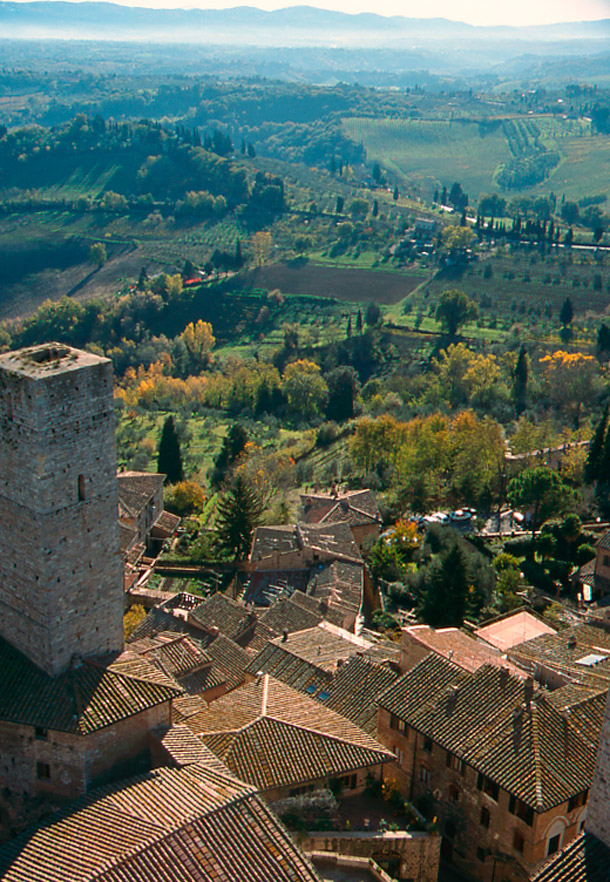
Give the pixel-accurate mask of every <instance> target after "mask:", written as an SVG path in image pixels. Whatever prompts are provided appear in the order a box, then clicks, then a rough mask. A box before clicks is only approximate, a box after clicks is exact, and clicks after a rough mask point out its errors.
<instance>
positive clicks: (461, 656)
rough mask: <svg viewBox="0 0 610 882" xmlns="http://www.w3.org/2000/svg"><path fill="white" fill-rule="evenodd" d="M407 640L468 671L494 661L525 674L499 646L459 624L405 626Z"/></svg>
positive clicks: (404, 639) (403, 631) (403, 630)
mask: <svg viewBox="0 0 610 882" xmlns="http://www.w3.org/2000/svg"><path fill="white" fill-rule="evenodd" d="M402 634H403V642H404V644H405V645H408V640H409V639H411V640H413V641H415V642H417V643H419V644H420V645H421V646H423V647H425V648H426V649H429V650H430V651H431V652H435V653H437V654H438V655H441V656H443V657H444V658H447V659H451V661H453V662H454V663H455V664H457V665H459V666H460V667H461V668H464V670H465V671H476V670H477V668H479V667H481V665H485V664H492V665H500V666H502V667H506V668H510V669H511V670H512V672H513V673H514V674H516V675H517V676H522V672H521V671H519V669H518V668H517V667H515V665H513V664H511V663H510V662H509V661H507V660H506V658H504V657H503V656H502V655H501V654H500V653H499V652H498V651H497V650H496V649H494V648H493V647H491V646H486V645H485V644H484V643H480V642H479V641H478V640H475V639H474V638H473V637H470V636H469V635H468V634H465V633H464V632H463V631H460V630H459V628H431V627H430V626H429V625H410V626H409V627H407V628H403V629H402Z"/></svg>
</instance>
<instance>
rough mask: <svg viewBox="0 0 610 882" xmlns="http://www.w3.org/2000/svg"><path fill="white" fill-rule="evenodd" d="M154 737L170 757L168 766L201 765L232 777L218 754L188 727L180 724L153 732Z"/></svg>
mask: <svg viewBox="0 0 610 882" xmlns="http://www.w3.org/2000/svg"><path fill="white" fill-rule="evenodd" d="M152 735H153V737H154V738H156V739H157V740H158V743H159V746H160V747H161V748H162V749H163V751H164V752H165V754H166V755H167V757H168V760H169V762H168V765H174V766H178V767H181V766H190V765H192V764H193V763H201V764H202V765H204V766H205V767H206V768H207V769H211V770H212V771H214V772H218V773H219V774H221V775H230V772H229V770H228V769H227V767H226V766H225V764H224V763H222V762H221V761H220V760H219V759H218V757H217V756H216V754H214V753H212V751H211V750H210V748H209V747H206V746H205V744H204V743H203V741H202V740H201V738H198V737H197V735H194V734H193V732H191V730H190V729H189V727H188V726H185V725H184V724H182V723H178V724H176V725H174V726H169V727H165V728H163V729H156V730H153V732H152Z"/></svg>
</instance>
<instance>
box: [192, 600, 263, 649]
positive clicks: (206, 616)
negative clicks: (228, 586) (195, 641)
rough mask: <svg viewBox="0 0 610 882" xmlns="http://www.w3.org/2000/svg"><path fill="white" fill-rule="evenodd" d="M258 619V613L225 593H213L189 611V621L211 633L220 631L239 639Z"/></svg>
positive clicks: (233, 638) (226, 635)
mask: <svg viewBox="0 0 610 882" xmlns="http://www.w3.org/2000/svg"><path fill="white" fill-rule="evenodd" d="M255 621H256V613H253V612H251V611H249V610H248V609H246V607H245V606H244V605H243V604H242V603H239V602H238V601H237V600H232V599H231V598H230V597H227V596H226V595H225V594H220V593H218V594H212V596H211V597H208V598H207V599H206V600H204V601H203V603H200V604H199V606H197V607H195V609H194V610H192V611H191V612H189V613H188V616H187V622H188V623H189V624H190V625H193V626H194V627H197V628H201V629H202V630H203V631H206V632H207V633H209V634H215V633H217V632H220V633H221V634H224V635H225V637H229V638H230V639H231V640H237V639H238V638H239V637H240V636H241V635H242V634H244V632H246V631H247V630H248V628H250V627H252V625H253V624H254V622H255Z"/></svg>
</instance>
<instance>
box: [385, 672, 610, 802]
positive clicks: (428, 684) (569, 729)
mask: <svg viewBox="0 0 610 882" xmlns="http://www.w3.org/2000/svg"><path fill="white" fill-rule="evenodd" d="M441 661H442V660H440V659H437V662H436V664H434V665H433V663H432V662H431V660H430V657H428V658H426V659H424V660H423V661H422V662H420V663H419V664H418V665H416V666H415V667H414V668H413V669H412V670H411V671H410V672H409V673H407V674H405V675H404V676H403V677H401V679H400V680H399V681H398V682H397V683H396V684H395V685H394V686H393V687H390V689H389V690H388V691H387V692H386V693H384V695H383V696H381V698H380V699H379V704H380V706H381V707H384V708H385V709H386V710H390V711H391V712H392V713H394V714H396V715H397V716H398V717H400V718H401V719H403V720H405V721H406V722H408V723H409V725H411V726H413V728H415V729H416V730H417V731H419V732H421V733H422V734H424V735H426V736H428V737H429V738H432V740H433V741H434V742H435V743H436V744H438V745H439V746H440V747H442V748H444V749H446V750H449V751H451V752H452V753H454V754H456V755H457V756H459V757H461V758H462V759H463V760H464V761H465V762H466V763H467V764H468V765H470V766H472V767H473V768H475V769H476V770H477V771H479V772H481V773H482V774H483V775H486V776H487V777H488V778H491V779H492V780H493V781H495V782H496V783H497V784H499V785H500V787H502V788H504V789H505V790H507V791H508V792H509V793H511V794H514V795H515V796H517V797H518V798H519V799H521V800H523V802H525V803H526V804H527V805H529V806H531V807H532V808H534V809H535V810H537V811H547V810H548V809H549V808H552V807H553V806H555V805H559V804H560V803H562V802H564V801H565V800H567V799H569V797H570V796H572V795H574V794H575V793H579V792H580V791H582V790H583V789H584V788H585V787H588V786H589V785H590V783H591V781H592V778H593V771H594V764H595V753H596V744H597V742H598V740H599V731H600V730H599V722H598V721H599V718H600V716H601V715H599V714H597V713H592V714H589V715H588V716H587V714H584V713H583V714H580V715H579V716H578V718H577V719H576V720H575V722H574V723H573V722H572V721H571V714H570V713H567V712H564V713H561V712H560V711H559V710H557V708H556V707H555V706H554V705H553V704H552V702H551V701H550V700H549V699H548V697H547V696H546V695H545V694H544V693H543V692H542V691H540V692H538V693H537V694H535V695H534V694H533V685H531V684H530V683H528V682H524V681H523V680H522V679H520V678H517V677H514V676H513V675H512V674H510V673H509V672H508V671H507V670H506V669H502V668H497V667H494V666H491V665H484V666H483V667H481V668H479V669H478V670H477V671H476V672H475V673H473V674H466V673H465V672H463V671H459V670H457V669H454V670H453V671H452V670H450V667H448V666H450V665H451V663H449V662H446V661H445V662H443V665H444V666H445V668H444V669H443V668H442V666H440V665H439V664H438V663H439V662H441ZM443 679H445V680H446V684H447V685H446V688H440V689H439V686H440V685H441V684H442V681H443ZM422 684H423V690H422V688H421V685H422ZM598 700H599V699H598Z"/></svg>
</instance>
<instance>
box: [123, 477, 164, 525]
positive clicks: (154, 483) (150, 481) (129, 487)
mask: <svg viewBox="0 0 610 882" xmlns="http://www.w3.org/2000/svg"><path fill="white" fill-rule="evenodd" d="M164 481H165V475H158V474H156V473H155V472H119V473H118V474H117V483H118V485H119V506H124V507H125V508H127V510H128V511H129V512H130V513H131V514H132V515H133V514H135V513H137V512H138V511H140V510H141V509H142V508H144V507H145V506H146V505H148V502H149V501H150V499H152V497H153V496H154V495H155V493H156V492H157V491H158V489H159V487H162V486H163V482H164Z"/></svg>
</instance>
